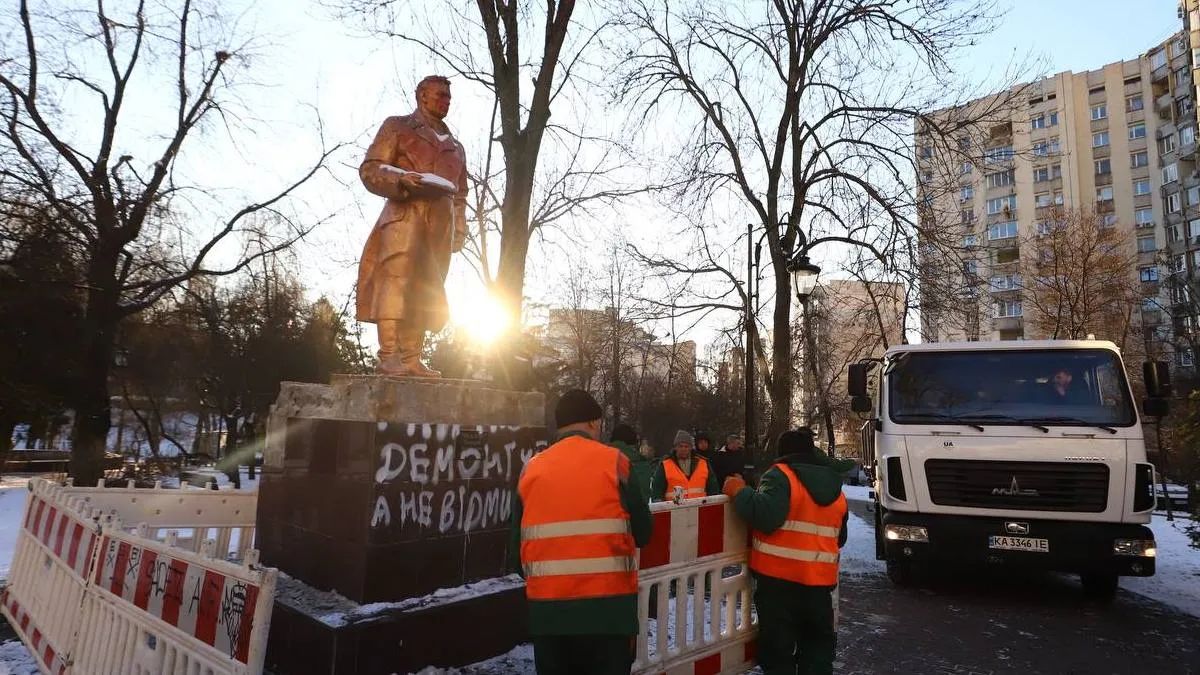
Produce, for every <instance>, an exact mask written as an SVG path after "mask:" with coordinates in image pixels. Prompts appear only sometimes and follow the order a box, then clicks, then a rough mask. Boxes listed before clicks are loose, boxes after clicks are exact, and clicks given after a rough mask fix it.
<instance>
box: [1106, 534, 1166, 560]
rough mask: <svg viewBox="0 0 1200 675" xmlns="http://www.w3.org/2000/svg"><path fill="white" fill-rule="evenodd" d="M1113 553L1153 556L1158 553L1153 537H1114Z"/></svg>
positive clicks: (1142, 556) (1143, 556) (1144, 556)
mask: <svg viewBox="0 0 1200 675" xmlns="http://www.w3.org/2000/svg"><path fill="white" fill-rule="evenodd" d="M1113 555H1131V556H1137V557H1139V558H1153V557H1154V556H1156V555H1158V550H1157V549H1156V548H1155V544H1154V540H1153V539H1114V540H1113Z"/></svg>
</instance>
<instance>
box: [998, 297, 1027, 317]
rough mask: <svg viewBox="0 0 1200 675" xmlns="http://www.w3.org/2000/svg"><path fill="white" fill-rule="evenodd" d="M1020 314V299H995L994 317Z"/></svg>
mask: <svg viewBox="0 0 1200 675" xmlns="http://www.w3.org/2000/svg"><path fill="white" fill-rule="evenodd" d="M1013 316H1021V301H1020V300H997V301H996V318H997V319H1003V318H1007V317H1013Z"/></svg>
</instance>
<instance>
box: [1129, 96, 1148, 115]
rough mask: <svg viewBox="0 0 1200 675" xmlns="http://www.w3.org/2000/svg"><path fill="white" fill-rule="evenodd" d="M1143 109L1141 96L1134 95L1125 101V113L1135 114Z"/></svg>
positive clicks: (1143, 104)
mask: <svg viewBox="0 0 1200 675" xmlns="http://www.w3.org/2000/svg"><path fill="white" fill-rule="evenodd" d="M1144 107H1145V103H1143V102H1142V95H1141V94H1135V95H1133V96H1130V97H1129V98H1127V99H1125V112H1135V111H1138V110H1141V109H1143V108H1144Z"/></svg>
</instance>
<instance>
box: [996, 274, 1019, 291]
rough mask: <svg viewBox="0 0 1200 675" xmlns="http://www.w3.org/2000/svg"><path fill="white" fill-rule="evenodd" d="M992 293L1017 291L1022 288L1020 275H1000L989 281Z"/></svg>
mask: <svg viewBox="0 0 1200 675" xmlns="http://www.w3.org/2000/svg"><path fill="white" fill-rule="evenodd" d="M988 285H989V286H991V289H992V291H1015V290H1017V289H1018V288H1020V287H1021V275H1020V274H998V275H996V276H994V277H992V278H991V279H989V280H988Z"/></svg>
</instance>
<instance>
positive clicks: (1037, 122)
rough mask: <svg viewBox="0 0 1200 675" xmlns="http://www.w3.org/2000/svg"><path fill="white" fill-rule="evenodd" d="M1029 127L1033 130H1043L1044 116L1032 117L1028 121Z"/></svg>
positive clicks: (1044, 125) (1044, 124) (1044, 126)
mask: <svg viewBox="0 0 1200 675" xmlns="http://www.w3.org/2000/svg"><path fill="white" fill-rule="evenodd" d="M1029 126H1030V127H1031V128H1033V129H1045V128H1046V116H1045V115H1038V116H1037V117H1034V118H1033V119H1031V120H1029Z"/></svg>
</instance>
